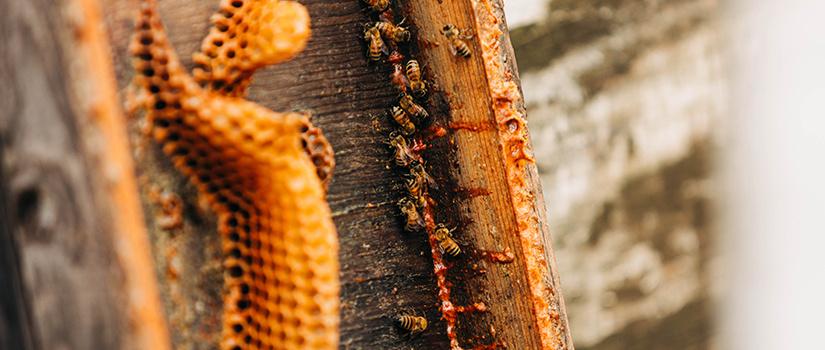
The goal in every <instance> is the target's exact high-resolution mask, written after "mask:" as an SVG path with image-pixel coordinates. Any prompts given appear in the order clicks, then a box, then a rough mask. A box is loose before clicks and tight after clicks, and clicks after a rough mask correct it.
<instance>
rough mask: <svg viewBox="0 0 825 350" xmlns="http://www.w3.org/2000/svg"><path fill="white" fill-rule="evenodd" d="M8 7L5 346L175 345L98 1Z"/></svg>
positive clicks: (4, 58)
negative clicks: (164, 310) (165, 313)
mask: <svg viewBox="0 0 825 350" xmlns="http://www.w3.org/2000/svg"><path fill="white" fill-rule="evenodd" d="M0 9H2V10H3V13H4V14H5V15H6V16H8V18H7V19H6V20H5V21H4V22H3V25H2V30H0V38H2V40H0V75H2V76H3V79H4V84H3V88H2V93H0V95H2V97H0V145H2V146H0V147H2V148H0V251H2V259H3V264H2V265H0V285H2V287H0V289H2V292H0V293H2V294H0V308H1V309H0V348H3V349H62V348H65V349H150V348H151V349H168V348H169V338H168V331H167V329H166V326H165V320H164V317H163V315H162V309H161V305H160V297H159V293H158V290H157V286H156V284H155V282H154V281H155V276H154V273H153V271H152V266H151V261H150V256H151V255H150V252H149V242H148V239H147V237H146V230H145V226H144V225H143V218H142V215H141V212H140V206H139V205H140V204H139V201H138V197H137V195H136V191H137V186H136V184H135V181H134V176H133V174H134V167H133V166H132V160H131V156H130V154H129V149H128V143H127V142H126V125H125V119H124V115H123V113H122V110H121V108H120V102H119V101H118V99H117V87H116V81H115V78H114V75H113V69H112V61H111V56H109V51H108V49H109V45H108V43H107V42H106V37H105V33H104V32H103V27H102V26H101V25H100V24H101V22H102V20H101V17H100V9H99V7H98V4H97V3H95V2H93V1H86V0H66V1H27V2H19V1H2V2H0Z"/></svg>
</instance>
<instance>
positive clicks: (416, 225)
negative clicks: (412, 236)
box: [398, 197, 426, 232]
mask: <svg viewBox="0 0 825 350" xmlns="http://www.w3.org/2000/svg"><path fill="white" fill-rule="evenodd" d="M398 207H399V208H401V212H402V213H403V214H404V217H405V218H406V219H407V223H406V225H405V226H404V229H405V230H407V231H410V232H416V231H418V230H420V229H422V228H424V226H426V224H425V223H424V219H423V218H421V214H418V209H416V208H415V204H413V202H411V201H410V200H409V198H407V197H404V198H401V200H399V201H398Z"/></svg>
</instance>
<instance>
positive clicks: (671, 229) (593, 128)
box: [505, 0, 728, 350]
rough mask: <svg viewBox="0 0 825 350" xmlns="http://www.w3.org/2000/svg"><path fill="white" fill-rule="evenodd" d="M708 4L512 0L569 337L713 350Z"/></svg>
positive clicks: (713, 117) (717, 28)
mask: <svg viewBox="0 0 825 350" xmlns="http://www.w3.org/2000/svg"><path fill="white" fill-rule="evenodd" d="M721 10H722V7H721V6H720V4H719V3H718V1H715V0H696V1H686V0H510V1H506V8H505V12H506V13H507V15H508V21H509V26H510V29H511V33H510V35H511V39H512V42H513V45H514V48H515V52H516V58H517V62H518V67H519V71H520V74H521V79H522V87H523V89H524V96H525V102H526V105H527V109H528V119H529V122H530V131H531V134H532V138H533V145H534V147H535V153H536V162H537V164H538V167H539V173H540V175H541V177H542V186H543V189H544V196H545V199H546V201H547V208H548V220H549V221H550V222H549V224H550V227H551V231H552V232H553V244H554V246H555V250H556V258H557V262H558V266H559V274H560V276H561V282H562V288H563V292H564V297H565V303H566V305H567V310H568V315H569V318H570V326H571V329H572V333H573V340H574V343H575V345H576V348H577V349H579V350H590V349H593V350H595V349H599V350H602V349H713V348H717V347H718V346H714V343H715V342H716V341H715V339H716V336H717V335H716V332H715V328H714V324H713V322H712V319H713V310H714V306H715V303H716V302H717V301H718V300H719V289H720V287H719V286H720V283H718V282H717V281H718V280H719V279H720V278H719V277H718V276H719V275H720V271H719V267H720V266H722V263H721V261H722V259H723V257H722V256H721V254H719V253H718V252H717V250H716V247H717V246H718V245H717V244H716V243H718V240H717V236H718V235H719V232H717V231H718V230H715V229H714V228H715V227H716V226H715V221H714V220H715V219H716V218H715V217H714V215H713V213H714V210H713V207H714V203H715V200H716V198H715V197H714V194H715V191H714V186H715V184H714V180H713V176H712V175H713V169H714V159H715V157H716V155H717V150H718V147H717V145H718V144H719V142H718V140H719V138H720V137H721V136H722V135H721V133H720V132H719V129H720V128H721V126H722V120H723V118H724V116H725V115H726V113H727V111H726V110H727V108H728V106H727V101H728V97H727V92H728V90H727V83H728V75H727V70H726V67H725V65H726V61H725V59H724V57H725V56H724V54H723V50H722V48H723V47H724V41H725V37H724V35H723V34H722V30H721V29H722V27H723V25H722V23H721V21H720V20H719V17H720V15H719V13H720V11H721Z"/></svg>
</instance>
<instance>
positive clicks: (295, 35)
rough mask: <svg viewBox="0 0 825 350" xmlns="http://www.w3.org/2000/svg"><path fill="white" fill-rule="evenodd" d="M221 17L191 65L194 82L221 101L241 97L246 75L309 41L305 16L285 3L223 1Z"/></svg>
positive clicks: (292, 53)
mask: <svg viewBox="0 0 825 350" xmlns="http://www.w3.org/2000/svg"><path fill="white" fill-rule="evenodd" d="M220 8H221V13H219V14H215V15H213V16H212V23H213V26H212V28H211V30H210V31H209V34H208V35H207V36H206V38H205V39H204V40H203V43H202V44H201V52H198V53H195V54H194V55H193V57H192V58H193V59H194V61H195V63H196V64H197V65H198V67H197V68H196V69H195V70H194V75H195V78H196V79H197V80H198V82H199V83H201V84H203V85H204V86H206V88H207V89H209V90H212V91H216V92H220V93H221V94H223V95H226V96H236V97H241V96H244V94H245V92H246V88H247V87H248V86H249V83H251V82H252V73H254V72H255V70H257V69H259V68H262V67H264V66H268V65H273V64H277V63H281V62H283V61H285V60H287V59H289V58H291V57H293V56H295V55H296V54H297V53H299V52H301V51H302V50H303V49H304V47H305V46H306V43H307V41H308V40H309V34H310V30H309V13H308V12H307V10H306V8H305V7H304V6H303V5H301V4H298V3H296V2H291V1H266V0H224V1H222V2H221V6H220Z"/></svg>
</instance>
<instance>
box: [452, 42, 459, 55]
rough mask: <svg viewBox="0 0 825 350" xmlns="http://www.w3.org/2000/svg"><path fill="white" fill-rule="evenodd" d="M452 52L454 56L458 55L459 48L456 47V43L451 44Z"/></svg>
mask: <svg viewBox="0 0 825 350" xmlns="http://www.w3.org/2000/svg"><path fill="white" fill-rule="evenodd" d="M450 52H452V53H453V56H455V55H458V50H456V49H455V45H452V43H451V44H450Z"/></svg>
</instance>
